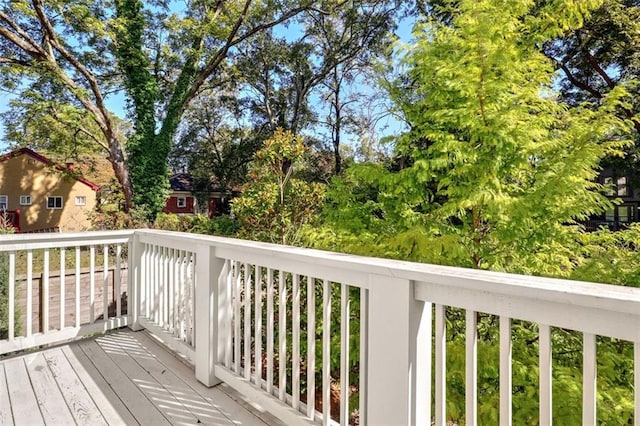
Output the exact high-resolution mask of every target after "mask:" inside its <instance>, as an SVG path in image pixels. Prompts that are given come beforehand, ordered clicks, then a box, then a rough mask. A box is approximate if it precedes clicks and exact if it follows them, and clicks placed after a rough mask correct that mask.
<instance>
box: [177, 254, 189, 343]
mask: <svg viewBox="0 0 640 426" xmlns="http://www.w3.org/2000/svg"><path fill="white" fill-rule="evenodd" d="M178 262H179V265H180V270H179V272H178V274H179V276H180V278H179V286H178V289H179V290H178V293H179V300H180V335H179V337H180V339H181V340H182V341H186V328H187V322H186V312H187V288H186V253H185V252H184V251H183V250H180V257H179V258H178Z"/></svg>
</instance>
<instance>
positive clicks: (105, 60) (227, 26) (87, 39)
mask: <svg viewBox="0 0 640 426" xmlns="http://www.w3.org/2000/svg"><path fill="white" fill-rule="evenodd" d="M313 5H314V3H313V2H312V0H305V1H302V2H300V1H295V2H294V1H289V0H273V1H267V2H253V1H252V0H243V1H236V2H231V3H229V2H220V1H218V2H213V1H206V0H194V1H190V2H188V4H187V7H186V8H185V9H184V10H183V11H181V12H180V13H174V12H172V11H171V7H175V6H176V4H174V3H172V2H149V3H148V4H145V3H143V2H142V1H140V0H131V1H129V0H115V1H114V2H113V3H110V2H108V3H104V2H98V1H84V0H83V1H76V0H54V1H49V2H43V1H42V0H31V1H28V0H18V1H11V2H5V3H3V5H2V7H1V9H0V65H1V66H2V68H3V73H2V83H3V84H5V86H10V87H13V88H17V89H20V88H21V87H23V86H24V84H25V81H29V80H30V79H31V80H38V79H42V80H45V81H46V80H53V81H55V82H56V83H57V84H59V85H60V86H62V87H64V89H65V90H66V92H67V93H68V94H70V95H72V97H73V98H74V101H75V102H76V103H77V106H79V107H82V108H83V109H85V110H86V111H88V112H89V113H90V116H91V118H92V120H93V121H94V122H95V124H96V126H97V128H98V129H99V132H100V134H99V135H95V138H96V139H100V140H101V141H103V143H104V146H105V147H106V148H107V149H108V157H109V160H110V161H111V163H112V165H113V169H114V172H115V175H116V177H117V178H118V181H119V182H120V185H121V186H122V188H123V192H124V194H125V205H126V207H127V208H130V207H132V206H133V205H134V202H135V203H136V204H138V205H141V206H145V207H146V208H148V209H149V211H150V216H151V217H154V216H155V213H157V212H158V211H160V209H161V208H162V206H163V204H164V199H165V192H166V187H167V174H168V169H167V167H168V166H167V156H168V154H169V151H170V148H171V143H172V140H173V137H174V135H175V133H176V131H177V129H178V127H179V124H180V121H181V117H182V114H183V113H184V110H185V108H186V106H187V105H188V104H189V103H190V102H191V101H192V100H193V99H194V98H195V97H196V96H197V95H198V93H199V92H200V91H201V90H202V89H203V88H204V87H207V86H209V87H214V88H215V86H216V84H217V83H219V81H220V79H224V78H225V72H224V71H225V68H226V66H227V59H228V56H229V52H230V51H231V50H232V49H234V48H235V47H237V46H238V45H240V44H241V43H243V42H245V41H246V40H248V39H250V38H252V37H254V36H255V35H256V34H259V33H260V32H261V31H264V30H266V29H269V28H272V27H273V26H275V25H278V24H280V23H283V22H286V21H287V20H288V19H291V18H292V17H295V16H297V15H298V14H300V13H301V12H303V11H305V10H308V9H310V8H312V7H313ZM183 7H184V6H183ZM118 87H124V88H125V89H126V94H127V99H128V101H129V107H130V112H131V119H132V120H133V123H134V132H133V133H132V134H131V135H130V137H129V138H128V142H127V145H126V156H125V147H124V141H123V140H122V138H121V137H120V135H119V134H118V132H117V129H116V125H115V124H114V120H113V118H112V115H111V113H110V112H109V110H108V108H107V106H106V102H105V98H106V95H107V93H109V91H111V90H113V89H114V88H118ZM125 159H126V161H125ZM134 194H135V199H134Z"/></svg>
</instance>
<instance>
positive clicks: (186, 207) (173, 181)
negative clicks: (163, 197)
mask: <svg viewBox="0 0 640 426" xmlns="http://www.w3.org/2000/svg"><path fill="white" fill-rule="evenodd" d="M169 185H170V192H169V198H167V201H166V203H165V207H164V209H163V210H162V211H163V212H164V213H175V214H196V213H201V214H206V215H208V216H209V217H213V216H217V215H219V214H221V213H222V211H221V206H222V205H223V203H224V202H225V201H226V200H228V198H229V194H227V193H226V192H223V191H221V190H220V189H219V188H216V187H215V186H214V185H212V184H210V185H209V186H208V188H206V189H205V191H203V192H205V194H206V195H205V197H207V198H208V202H207V203H206V204H205V205H203V206H199V205H198V200H197V199H196V197H195V194H194V182H193V176H191V175H189V174H188V173H177V174H175V175H173V176H171V177H170V178H169Z"/></svg>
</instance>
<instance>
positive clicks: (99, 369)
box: [0, 331, 279, 426]
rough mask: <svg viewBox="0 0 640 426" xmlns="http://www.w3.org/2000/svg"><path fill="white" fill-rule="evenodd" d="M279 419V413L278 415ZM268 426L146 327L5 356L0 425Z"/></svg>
mask: <svg viewBox="0 0 640 426" xmlns="http://www.w3.org/2000/svg"><path fill="white" fill-rule="evenodd" d="M274 420H275V419H274ZM45 423H46V424H73V423H77V424H91V425H100V424H102V425H104V424H113V425H124V424H126V425H136V424H139V425H147V424H153V425H154V426H155V425H162V424H165V425H168V424H176V425H177V424H197V423H200V424H205V425H216V426H231V425H242V426H265V425H266V424H270V425H271V424H274V425H275V424H279V423H278V422H277V421H273V422H272V421H271V418H269V417H268V416H267V417H264V418H262V419H261V418H259V417H257V416H256V415H255V414H254V413H252V412H250V411H249V410H247V408H246V406H243V403H239V402H238V401H236V400H235V399H234V398H233V397H230V396H229V395H227V394H226V393H225V392H223V391H222V390H220V388H207V387H205V386H203V385H202V384H200V383H199V382H198V381H197V380H196V379H195V376H194V372H193V369H192V368H190V367H189V366H187V365H186V364H185V363H183V362H182V361H180V360H178V359H177V358H176V356H175V355H174V354H173V353H171V352H169V351H168V350H167V349H166V348H164V347H163V346H161V345H160V344H159V343H157V342H156V341H155V339H153V338H152V337H150V336H149V335H147V334H146V333H145V332H139V333H134V332H130V331H119V332H116V333H112V334H108V335H105V336H101V337H97V338H94V339H86V340H81V341H78V342H75V343H71V344H68V345H64V346H58V347H54V348H50V349H46V350H44V351H40V352H36V353H30V354H26V355H21V356H16V357H13V358H8V359H4V360H0V424H2V425H4V424H8V425H11V424H16V425H18V424H45Z"/></svg>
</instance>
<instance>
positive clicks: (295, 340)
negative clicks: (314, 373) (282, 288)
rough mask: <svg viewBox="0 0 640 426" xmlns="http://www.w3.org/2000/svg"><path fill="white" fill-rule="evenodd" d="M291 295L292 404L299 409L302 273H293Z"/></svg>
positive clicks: (295, 408)
mask: <svg viewBox="0 0 640 426" xmlns="http://www.w3.org/2000/svg"><path fill="white" fill-rule="evenodd" d="M291 297H293V306H292V319H291V328H292V333H291V344H292V345H293V349H292V355H291V384H292V389H291V406H292V407H293V409H294V410H296V411H298V410H299V409H300V275H298V274H293V284H292V287H291Z"/></svg>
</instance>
